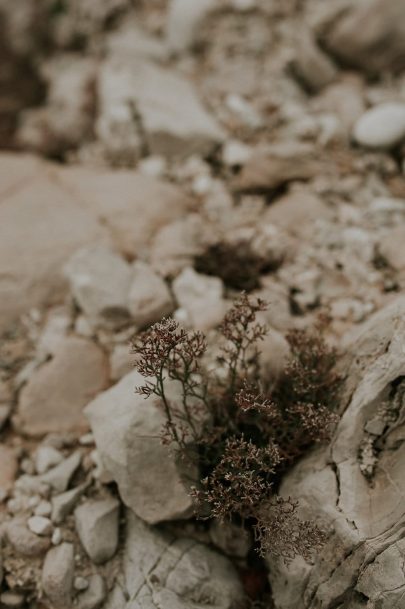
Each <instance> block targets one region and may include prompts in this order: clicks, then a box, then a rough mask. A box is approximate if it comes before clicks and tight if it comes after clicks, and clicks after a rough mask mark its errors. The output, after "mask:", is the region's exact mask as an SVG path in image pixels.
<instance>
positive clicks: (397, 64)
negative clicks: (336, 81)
mask: <svg viewBox="0 0 405 609" xmlns="http://www.w3.org/2000/svg"><path fill="white" fill-rule="evenodd" d="M404 23H405V6H404V3H403V2H402V0H391V1H390V2H388V3H387V2H386V1H385V0H370V1H369V2H359V3H356V4H354V5H353V4H351V6H349V10H347V11H345V12H343V13H342V15H341V17H340V18H338V19H336V20H335V22H334V23H332V24H331V26H330V27H328V28H327V31H325V32H324V34H323V36H322V38H323V42H324V44H325V46H326V47H327V48H328V49H329V50H330V51H331V53H333V54H334V55H335V56H336V57H337V58H338V59H339V60H340V61H341V62H342V63H345V64H347V65H351V66H354V67H358V68H361V69H362V70H364V71H365V72H368V73H371V74H379V73H381V71H394V72H400V71H401V70H402V69H403V68H404V67H405V25H404Z"/></svg>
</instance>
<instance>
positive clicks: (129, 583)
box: [123, 511, 243, 609]
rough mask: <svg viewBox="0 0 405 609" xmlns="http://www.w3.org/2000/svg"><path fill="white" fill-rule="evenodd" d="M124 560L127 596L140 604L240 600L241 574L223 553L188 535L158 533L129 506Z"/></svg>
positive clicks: (196, 605)
mask: <svg viewBox="0 0 405 609" xmlns="http://www.w3.org/2000/svg"><path fill="white" fill-rule="evenodd" d="M123 563H124V576H125V585H126V589H127V593H128V596H129V597H130V598H135V597H136V599H139V600H141V599H142V601H141V602H142V605H140V606H144V607H162V608H163V607H164V608H165V609H190V608H191V607H192V608H193V609H214V608H215V609H231V608H232V607H236V606H238V605H239V603H240V602H241V600H242V596H243V590H242V585H241V582H240V579H239V577H238V575H237V573H236V570H235V569H234V567H233V565H232V564H231V562H230V561H229V560H228V559H227V558H226V557H224V556H222V555H221V554H219V553H217V552H215V551H213V550H212V549H210V548H208V547H207V546H205V545H203V544H201V543H198V542H196V541H194V540H192V539H187V538H185V537H180V538H179V539H175V538H174V537H173V536H172V535H170V534H169V535H168V534H162V533H160V532H159V531H158V530H156V529H154V528H151V527H149V526H147V525H146V524H145V523H144V522H142V521H141V520H140V519H139V518H136V516H134V514H132V513H131V512H129V511H128V513H127V529H126V535H125V551H124V558H123ZM135 606H136V605H135Z"/></svg>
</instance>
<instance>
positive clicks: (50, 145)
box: [16, 53, 97, 155]
mask: <svg viewBox="0 0 405 609" xmlns="http://www.w3.org/2000/svg"><path fill="white" fill-rule="evenodd" d="M96 68H97V66H96V63H95V61H94V60H93V59H91V58H89V57H86V58H84V57H81V56H80V55H75V54H73V53H72V54H66V55H61V56H60V57H57V58H56V59H53V60H51V61H49V62H47V63H46V64H45V65H44V66H43V67H42V75H43V77H44V79H45V81H46V83H47V85H48V92H47V102H46V105H45V106H44V107H41V108H34V109H29V110H26V111H25V112H23V113H22V116H21V119H20V125H19V128H18V132H17V136H16V137H17V141H18V143H19V144H21V145H22V146H23V147H24V148H25V149H28V150H33V151H36V152H39V153H40V154H44V155H60V154H63V153H65V152H66V151H67V150H69V149H71V148H74V147H76V146H78V145H79V144H80V143H81V142H82V139H83V138H86V137H89V136H90V135H91V129H92V122H93V115H94V106H95V96H94V90H95V80H96ZM62 116H63V119H62V118H61V117H62Z"/></svg>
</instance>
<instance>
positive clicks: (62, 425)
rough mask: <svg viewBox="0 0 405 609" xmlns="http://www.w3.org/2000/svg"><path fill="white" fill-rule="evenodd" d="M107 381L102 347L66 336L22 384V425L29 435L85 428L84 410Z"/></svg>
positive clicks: (20, 415) (19, 419)
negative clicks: (47, 360) (51, 357)
mask: <svg viewBox="0 0 405 609" xmlns="http://www.w3.org/2000/svg"><path fill="white" fill-rule="evenodd" d="M107 382H108V368H107V361H106V357H105V355H104V354H103V352H102V351H101V350H100V348H99V347H97V346H96V345H95V344H94V343H92V342H89V341H87V340H85V339H82V338H77V337H70V338H67V339H66V340H65V341H64V342H63V343H62V344H61V346H60V347H59V348H58V350H57V352H56V353H55V356H54V358H53V359H52V360H51V361H49V362H47V363H45V364H44V365H43V366H42V367H41V368H39V369H38V370H36V371H35V372H34V374H33V375H32V377H31V378H30V380H29V381H28V383H27V384H26V385H25V386H24V387H23V389H22V391H21V393H20V397H19V402H18V410H17V415H18V416H17V421H18V426H19V428H20V429H21V430H22V431H24V433H26V434H28V435H30V436H38V435H44V434H46V433H50V432H62V431H74V430H76V431H77V430H85V429H86V428H87V423H86V420H85V418H84V417H83V415H82V410H83V408H84V406H85V405H86V404H87V403H88V401H89V399H91V397H92V396H95V395H97V393H99V392H100V391H102V390H103V389H104V387H105V386H106V384H107Z"/></svg>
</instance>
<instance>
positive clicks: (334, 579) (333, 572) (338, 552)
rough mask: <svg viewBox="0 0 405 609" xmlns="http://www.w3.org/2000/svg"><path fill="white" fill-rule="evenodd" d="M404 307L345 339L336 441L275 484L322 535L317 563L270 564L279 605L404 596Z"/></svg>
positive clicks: (321, 608)
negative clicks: (400, 564)
mask: <svg viewBox="0 0 405 609" xmlns="http://www.w3.org/2000/svg"><path fill="white" fill-rule="evenodd" d="M404 313H405V300H404V298H400V299H398V300H397V301H395V302H393V303H392V304H391V305H388V306H387V307H386V308H385V309H382V310H381V311H380V312H379V313H377V314H375V315H374V316H373V317H371V318H370V319H369V320H368V321H367V322H366V323H365V324H364V325H363V326H362V327H361V328H360V329H359V330H358V332H357V335H355V336H353V335H352V336H351V337H350V343H348V355H347V357H346V361H345V366H344V370H345V375H346V384H345V385H346V386H345V392H344V395H343V398H342V409H344V412H343V415H342V418H341V420H340V423H339V424H338V427H337V430H336V433H335V437H334V439H333V442H332V444H331V446H330V447H326V448H319V449H317V450H316V451H314V452H313V453H312V454H309V455H308V456H307V457H305V458H304V459H302V460H301V461H300V463H298V464H297V465H296V466H295V467H294V468H293V469H292V470H291V471H290V472H289V473H288V474H287V475H286V477H285V479H284V481H283V482H282V485H281V488H280V493H281V494H282V495H284V496H288V495H291V496H292V497H294V498H295V499H298V500H299V502H300V506H301V512H302V516H303V517H304V518H310V519H313V520H316V521H317V522H318V523H319V524H320V525H321V526H322V527H323V528H325V530H326V531H328V532H329V538H328V541H327V542H326V544H325V546H324V547H323V549H322V550H321V551H320V552H318V553H317V556H316V558H315V562H314V564H307V563H305V562H304V561H302V559H297V560H296V561H294V563H293V566H292V568H289V569H287V568H286V567H285V566H283V565H282V564H281V563H280V562H278V561H276V560H272V561H271V571H270V578H271V582H272V589H273V595H274V600H275V606H276V607H277V609H295V608H296V607H297V602H298V599H300V602H301V606H302V607H303V609H315V607H316V609H327V608H330V607H332V606H337V605H338V604H341V605H342V606H350V607H352V606H353V607H363V606H364V607H365V605H366V603H367V601H368V604H369V605H370V607H371V606H376V607H377V606H378V607H384V609H388V607H394V606H395V603H397V605H398V606H399V604H400V602H401V601H400V599H401V598H403V596H401V595H403V590H404V578H403V573H399V572H398V571H396V569H395V566H394V564H395V560H396V556H398V551H399V552H400V553H401V544H402V541H401V540H402V537H403V531H404V528H405V513H404V505H403V495H404V492H405V488H404V478H403V475H402V473H401V472H402V471H403V467H404V459H405V451H404V443H403V438H404V437H405V430H404V408H405V386H404V382H403V378H404V373H405V352H404V349H403V341H404V337H405V322H404ZM378 421H380V423H382V424H381V425H376V423H377V422H378ZM397 586H398V587H397ZM360 593H361V594H362V596H361V595H360ZM367 606H368V605H367Z"/></svg>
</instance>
